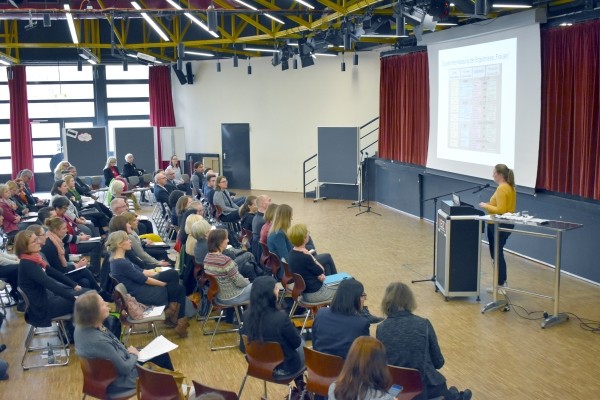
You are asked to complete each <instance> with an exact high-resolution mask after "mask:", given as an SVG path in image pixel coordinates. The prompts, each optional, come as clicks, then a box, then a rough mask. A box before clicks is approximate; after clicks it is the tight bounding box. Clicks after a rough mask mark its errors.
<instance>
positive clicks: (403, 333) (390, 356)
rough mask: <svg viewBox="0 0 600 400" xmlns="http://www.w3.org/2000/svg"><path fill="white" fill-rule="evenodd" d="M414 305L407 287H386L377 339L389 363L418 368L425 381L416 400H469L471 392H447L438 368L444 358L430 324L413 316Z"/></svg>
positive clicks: (402, 285)
mask: <svg viewBox="0 0 600 400" xmlns="http://www.w3.org/2000/svg"><path fill="white" fill-rule="evenodd" d="M416 308H417V302H416V300H415V297H414V295H413V293H412V290H411V289H410V287H409V286H408V285H407V284H405V283H402V282H393V283H390V284H389V285H388V287H387V288H386V289H385V293H384V295H383V300H382V302H381V310H382V311H383V313H384V314H385V315H386V316H387V318H386V319H385V320H384V321H383V322H382V323H381V324H379V326H378V327H377V334H376V335H377V339H379V340H381V342H382V343H383V345H384V346H385V349H386V352H387V361H388V364H390V365H394V366H397V367H403V368H414V369H418V370H419V372H420V373H421V379H423V382H424V384H425V385H424V386H425V388H424V391H423V394H422V395H421V396H419V397H418V398H419V399H431V398H434V397H439V396H443V397H444V398H445V399H447V400H457V399H460V400H468V399H470V398H471V391H470V390H469V389H466V390H465V391H464V392H460V393H459V391H458V390H457V389H456V388H455V387H454V386H453V387H451V388H450V389H448V386H447V385H446V378H445V377H444V375H442V374H441V373H440V372H439V371H438V369H440V368H442V367H443V366H444V356H443V355H442V351H441V350H440V346H439V344H438V341H437V336H436V335H435V330H434V329H433V325H431V322H429V320H427V319H425V318H421V317H418V316H416V315H414V314H413V311H414V310H415V309H416Z"/></svg>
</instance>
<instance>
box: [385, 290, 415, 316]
mask: <svg viewBox="0 0 600 400" xmlns="http://www.w3.org/2000/svg"><path fill="white" fill-rule="evenodd" d="M416 308H417V302H416V300H415V296H414V294H413V292H412V290H411V289H410V287H409V286H408V285H407V284H406V283H404V282H392V283H390V284H389V285H388V287H387V288H385V293H384V294H383V300H381V311H382V312H383V313H384V314H385V315H387V316H389V315H390V314H393V313H395V312H398V311H408V312H411V313H412V312H413V311H414V310H416Z"/></svg>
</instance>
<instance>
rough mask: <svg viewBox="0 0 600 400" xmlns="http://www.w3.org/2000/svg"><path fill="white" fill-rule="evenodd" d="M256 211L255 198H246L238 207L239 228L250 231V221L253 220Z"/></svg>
mask: <svg viewBox="0 0 600 400" xmlns="http://www.w3.org/2000/svg"><path fill="white" fill-rule="evenodd" d="M257 211H258V207H257V206H256V196H248V197H246V201H245V202H244V205H242V206H241V207H240V226H241V227H242V228H244V229H246V230H249V231H252V221H253V220H254V217H255V216H256V212H257Z"/></svg>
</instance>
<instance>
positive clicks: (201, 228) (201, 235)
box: [186, 217, 210, 240]
mask: <svg viewBox="0 0 600 400" xmlns="http://www.w3.org/2000/svg"><path fill="white" fill-rule="evenodd" d="M188 219H189V217H188ZM186 225H187V224H186ZM208 232H210V224H209V223H208V221H206V220H205V219H204V218H202V219H201V220H200V221H197V222H194V223H193V224H192V228H191V229H190V234H191V235H192V236H193V237H194V238H195V239H196V240H199V239H205V238H206V234H207V233H208Z"/></svg>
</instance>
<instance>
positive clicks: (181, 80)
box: [173, 65, 187, 85]
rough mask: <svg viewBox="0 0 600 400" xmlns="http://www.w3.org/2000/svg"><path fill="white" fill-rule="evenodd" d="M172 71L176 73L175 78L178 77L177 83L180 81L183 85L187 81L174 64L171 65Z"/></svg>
mask: <svg viewBox="0 0 600 400" xmlns="http://www.w3.org/2000/svg"><path fill="white" fill-rule="evenodd" d="M173 71H174V72H175V75H177V79H179V83H181V84H182V85H185V84H186V83H187V79H186V77H185V74H184V73H183V71H182V70H180V69H177V66H176V65H173Z"/></svg>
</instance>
